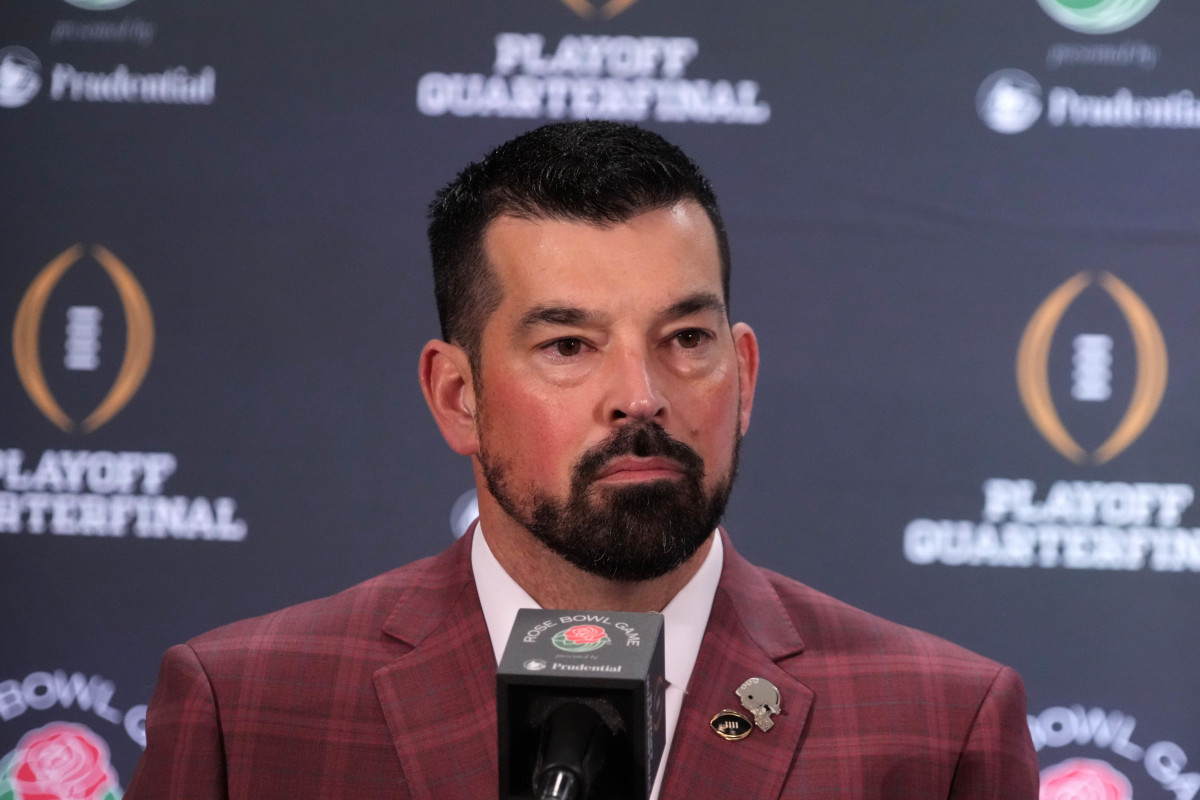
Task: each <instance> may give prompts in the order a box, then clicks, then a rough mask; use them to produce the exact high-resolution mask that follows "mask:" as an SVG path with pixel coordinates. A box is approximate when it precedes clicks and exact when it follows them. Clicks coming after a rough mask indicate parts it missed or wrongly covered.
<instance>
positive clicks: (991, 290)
mask: <svg viewBox="0 0 1200 800" xmlns="http://www.w3.org/2000/svg"><path fill="white" fill-rule="evenodd" d="M1198 39H1200V14H1197V13H1196V9H1195V7H1194V4H1192V3H1189V2H1186V0H1161V2H1159V0H1011V1H1009V2H990V3H962V2H952V0H929V1H928V2H923V3H918V4H911V3H868V2H862V1H861V0H852V1H851V2H806V3H780V2H767V1H766V0H746V1H745V2H738V3H726V2H716V1H715V0H703V2H700V1H699V0H697V1H695V2H684V0H606V2H604V1H602V0H494V2H488V3H482V2H466V1H465V0H442V2H437V3H412V2H410V3H396V2H381V1H378V0H357V2H347V3H324V2H314V1H313V0H296V1H294V2H283V1H282V0H274V1H273V2H266V1H264V2H258V3H250V4H247V3H236V2H232V1H231V0H197V1H195V2H189V3H167V2H164V1H163V0H69V2H68V0H9V2H7V3H5V4H3V8H0V135H2V139H0V141H2V143H3V146H2V147H0V159H2V163H3V175H4V187H5V188H4V191H3V193H2V195H0V219H2V220H3V221H4V224H3V227H4V235H3V236H0V318H2V319H3V322H4V330H5V331H7V332H8V334H7V335H9V336H10V339H11V347H9V348H6V350H5V355H4V356H3V359H2V360H0V403H2V406H0V408H2V409H3V417H2V423H0V565H2V567H3V568H2V570H0V573H2V579H0V609H2V610H0V619H2V621H3V632H4V639H3V641H4V644H3V647H2V648H0V755H2V754H5V753H7V754H9V755H8V757H7V758H6V760H4V761H2V762H0V795H4V792H5V790H7V789H12V790H13V792H14V796H15V797H21V796H24V795H25V794H28V793H29V792H31V791H32V789H31V788H30V787H31V786H34V785H35V784H38V783H39V782H40V785H41V786H42V789H43V790H45V791H52V792H57V794H55V795H54V796H58V797H67V796H71V797H76V796H84V793H86V792H90V794H86V796H88V797H93V796H94V797H97V798H100V797H105V796H109V795H111V796H112V797H114V798H116V797H119V796H120V794H121V791H122V789H121V787H123V786H124V785H126V783H127V782H128V780H129V777H130V776H131V774H132V771H133V768H134V764H135V763H136V761H137V758H138V756H139V755H140V753H141V751H142V748H143V746H144V743H145V742H144V739H145V733H144V716H145V707H146V703H147V701H148V700H149V698H150V694H151V690H152V687H153V683H154V680H155V675H156V671H157V665H158V661H159V658H160V656H161V654H162V652H163V650H164V649H165V648H167V647H168V646H170V645H171V644H173V643H177V642H180V641H183V640H185V639H187V638H189V637H191V636H193V635H196V634H198V633H200V632H202V631H204V630H207V629H209V628H212V627H215V626H217V625H220V624H223V623H226V622H229V621H232V620H234V619H238V618H242V617H246V616H250V615H255V614H260V613H264V612H266V611H269V610H272V609H275V608H278V607H281V606H284V605H287V604H291V603H294V602H298V601H301V600H304V599H307V598H311V597H314V596H319V595H325V594H330V593H333V592H335V591H337V590H339V589H341V588H344V587H346V586H348V585H351V584H353V583H355V582H357V581H360V580H362V579H365V578H367V577H369V576H371V575H373V574H376V573H378V572H382V571H384V570H385V569H388V568H391V567H393V566H397V565H400V564H403V563H406V562H408V561H411V560H413V559H416V558H419V557H423V556H427V555H430V554H433V553H436V552H438V551H440V550H441V549H443V548H444V547H446V546H447V545H448V544H449V543H450V542H451V541H452V538H453V536H454V534H455V532H456V531H457V530H461V528H462V526H463V525H464V524H465V521H466V520H467V518H468V517H469V515H470V507H471V496H470V494H469V492H470V490H471V487H472V480H471V474H470V471H469V468H468V464H467V463H466V461H464V460H463V459H461V458H459V457H457V456H455V455H453V454H452V453H451V452H450V451H449V450H448V449H447V448H446V447H445V446H444V444H443V443H442V441H441V439H440V437H439V435H438V433H437V430H436V428H435V427H434V425H433V424H432V422H431V420H430V418H429V415H428V412H427V411H426V409H425V406H424V403H423V402H422V399H421V395H420V391H419V389H418V385H417V380H416V362H417V356H418V352H419V350H420V347H421V345H422V344H423V343H424V342H425V341H426V340H427V339H429V338H431V337H434V336H436V335H437V330H438V329H437V321H436V316H435V312H434V307H433V301H432V285H431V278H430V268H429V259H428V255H427V252H426V247H425V244H424V239H423V237H424V224H425V207H426V204H427V202H428V201H429V199H430V198H431V196H432V194H433V193H434V191H435V190H436V189H437V188H438V187H439V186H441V185H442V184H443V183H445V182H446V181H447V180H449V179H450V178H451V177H453V175H454V174H455V172H456V171H457V170H458V169H460V168H461V167H463V166H464V165H465V164H466V163H467V162H468V161H469V160H472V159H477V158H478V157H480V156H481V155H483V154H484V153H485V152H486V151H487V150H488V149H490V148H491V147H492V146H494V145H495V144H497V143H499V142H501V141H503V140H505V139H508V138H510V137H511V136H513V135H515V134H517V133H519V132H521V131H523V130H526V129H529V128H531V127H533V126H535V125H538V124H540V123H542V122H544V121H547V120H555V119H574V118H582V117H593V118H595V117H603V118H612V119H622V120H632V121H637V122H639V123H641V124H644V125H645V126H647V127H649V128H652V129H654V130H656V131H659V132H661V133H663V134H664V135H665V136H667V137H668V138H670V139H671V140H673V141H675V142H677V143H679V144H680V145H682V146H683V147H684V149H685V150H687V151H688V152H689V153H690V154H692V155H693V157H694V158H695V159H696V160H697V161H698V162H699V163H700V164H701V165H702V166H703V168H704V169H705V170H706V171H707V172H708V173H709V175H710V176H711V178H712V180H713V182H714V184H715V186H716V189H717V192H718V195H719V197H720V200H721V202H722V204H723V207H724V211H725V215H726V219H727V223H728V227H729V231H730V236H731V238H732V245H733V256H734V282H733V301H732V307H733V316H734V317H735V318H736V319H741V320H746V321H748V322H750V323H751V324H752V325H753V326H754V327H755V329H756V331H757V332H758V335H759V338H760V341H761V344H762V359H763V370H762V375H761V378H760V381H759V389H758V397H757V403H756V406H755V409H754V420H753V425H752V427H751V430H750V433H749V435H748V436H747V439H746V442H745V446H744V449H743V458H742V468H741V476H740V481H739V485H738V487H737V489H736V491H735V493H734V499H733V501H732V504H731V506H730V509H729V512H728V515H727V525H728V528H729V530H730V531H731V533H732V536H733V538H734V541H735V542H736V543H737V546H738V548H739V549H740V550H741V551H742V552H743V553H744V554H745V555H747V556H748V557H750V558H751V559H752V560H753V561H755V562H757V563H760V564H763V565H766V566H769V567H772V568H774V569H776V570H778V571H780V572H783V573H785V574H787V575H790V576H793V577H796V578H799V579H801V580H803V581H805V582H807V583H809V584H811V585H813V586H815V587H817V588H819V589H822V590H824V591H827V592H830V593H832V594H834V595H837V596H839V597H841V598H844V599H846V600H848V601H850V602H852V603H855V604H857V605H859V606H862V607H864V608H866V609H868V610H870V611H873V612H876V613H880V614H883V615H886V616H888V617H891V618H893V619H896V620H899V621H901V622H904V623H907V624H910V625H914V626H917V627H920V628H924V629H927V630H929V631H932V632H934V633H937V634H940V635H942V636H945V637H947V638H949V639H952V640H954V641H956V642H959V643H962V644H964V645H966V646H968V647H971V648H972V649H975V650H977V651H979V652H981V653H983V654H985V655H987V656H990V657H992V658H995V659H997V660H1000V661H1002V662H1005V663H1007V664H1011V665H1013V666H1014V667H1016V668H1017V669H1019V670H1020V671H1021V673H1022V674H1023V675H1024V677H1025V681H1026V684H1027V687H1028V691H1029V725H1030V728H1031V730H1032V733H1033V737H1034V741H1035V743H1036V745H1037V747H1038V749H1039V756H1040V759H1041V763H1042V767H1043V797H1051V798H1066V797H1074V796H1077V795H1076V794H1072V792H1082V791H1085V790H1086V791H1095V792H1100V794H1097V795H1096V796H1106V797H1113V798H1128V797H1131V796H1132V795H1134V794H1136V795H1137V797H1138V798H1172V797H1174V798H1179V800H1190V798H1194V797H1196V796H1198V795H1200V727H1198V726H1197V718H1198V716H1200V682H1198V680H1197V677H1196V664H1197V662H1198V661H1200V630H1198V629H1200V611H1198V609H1200V503H1198V502H1197V498H1196V496H1195V487H1196V485H1197V483H1200V466H1198V460H1197V453H1198V452H1200V402H1197V399H1196V397H1197V393H1198V392H1200V366H1198V365H1200V314H1197V308H1198V307H1200V264H1198V260H1200V193H1198V190H1197V173H1198V164H1200V98H1197V97H1196V95H1195V92H1197V91H1200V47H1198V46H1197V44H1196V42H1197V40H1198ZM531 435H536V431H531ZM734 688H736V687H730V691H731V692H732V691H733V689H734ZM731 697H732V695H731ZM786 702H787V698H784V705H785V708H786ZM63 754H66V756H67V758H66V760H65V761H56V759H58V758H60V757H63ZM63 764H67V765H69V766H66V767H64V766H63ZM48 786H49V787H51V788H50V789H47V788H46V787H48ZM72 789H74V790H75V791H76V792H77V794H70V793H69V792H70V790H72ZM1105 791H1108V792H1110V794H1107V795H1104V794H1103V792H1105ZM1088 796H1091V795H1088Z"/></svg>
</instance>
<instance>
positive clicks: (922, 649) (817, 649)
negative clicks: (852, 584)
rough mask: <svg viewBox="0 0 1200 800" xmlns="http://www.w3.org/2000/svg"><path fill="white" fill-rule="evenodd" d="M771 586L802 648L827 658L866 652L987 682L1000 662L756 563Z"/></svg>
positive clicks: (923, 669)
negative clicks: (874, 612)
mask: <svg viewBox="0 0 1200 800" xmlns="http://www.w3.org/2000/svg"><path fill="white" fill-rule="evenodd" d="M756 569H758V570H760V571H761V572H762V574H763V576H764V577H765V578H766V579H767V580H768V581H769V582H770V583H771V585H772V587H773V588H774V589H775V592H776V594H777V595H778V597H779V599H780V602H781V603H782V604H783V606H784V608H785V609H786V611H787V614H788V616H789V617H790V618H791V621H792V624H793V625H794V626H795V627H796V630H797V632H798V633H799V634H800V636H801V638H802V639H803V640H804V643H805V650H806V651H807V652H809V653H811V654H814V655H815V654H820V655H823V656H826V657H830V658H868V659H876V660H880V659H882V660H887V661H891V662H893V663H894V664H895V665H896V667H897V668H900V667H902V666H903V665H906V664H907V665H911V666H912V668H913V669H915V670H918V671H921V672H923V673H942V674H945V675H948V676H955V675H958V676H961V677H967V678H972V679H973V680H974V681H983V682H985V683H991V681H992V680H994V679H995V678H996V676H997V675H998V674H999V673H1000V672H1001V671H1002V670H1004V669H1005V667H1004V665H1002V664H1000V663H998V662H996V661H993V660H992V659H989V658H986V657H984V656H981V655H979V654H978V653H974V652H972V651H970V650H968V649H966V648H965V647H961V646H959V645H956V644H954V643H953V642H949V641H947V640H946V639H943V638H941V637H940V636H935V635H934V634H931V633H926V632H925V631H921V630H917V629H916V628H911V627H908V626H907V625H902V624H900V623H898V622H892V621H891V620H887V619H884V618H883V617H880V616H877V615H875V614H872V613H870V612H868V611H864V610H862V609H860V608H857V607H855V606H852V605H850V604H849V603H846V602H844V601H841V600H838V599H837V598H834V597H831V596H829V595H827V594H825V593H823V592H820V591H818V590H816V589H813V588H812V587H810V586H807V585H805V584H803V583H800V582H799V581H796V580H793V579H791V578H788V577H786V576H784V575H780V574H778V573H776V572H772V571H771V570H768V569H765V568H762V567H756Z"/></svg>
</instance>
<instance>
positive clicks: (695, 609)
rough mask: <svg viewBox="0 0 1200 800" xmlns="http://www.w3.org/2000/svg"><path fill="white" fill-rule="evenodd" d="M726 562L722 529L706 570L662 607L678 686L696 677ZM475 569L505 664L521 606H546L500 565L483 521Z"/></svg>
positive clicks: (669, 674) (671, 673) (671, 674)
mask: <svg viewBox="0 0 1200 800" xmlns="http://www.w3.org/2000/svg"><path fill="white" fill-rule="evenodd" d="M724 562H725V554H724V550H723V546H722V544H721V536H720V534H719V533H716V534H714V535H713V544H712V547H711V548H709V551H708V555H707V556H706V557H705V559H704V563H703V564H701V565H700V569H699V570H697V571H696V574H695V575H693V576H692V579H691V580H690V581H688V582H687V583H686V584H685V585H684V587H683V588H682V589H680V590H679V591H678V592H677V593H676V595H675V596H674V597H673V598H671V601H670V602H669V603H667V606H666V608H664V609H663V610H662V614H663V631H664V636H665V644H666V648H665V651H664V654H665V656H666V665H665V666H666V678H667V682H668V683H670V684H671V685H672V686H677V687H679V688H680V689H684V688H686V687H687V684H688V679H690V678H691V676H692V668H693V667H695V665H696V657H697V656H698V655H699V653H700V642H701V641H702V640H703V639H704V629H705V628H706V627H707V626H708V615H709V612H711V611H712V604H713V598H714V597H715V596H716V594H717V584H718V583H719V582H720V580H721V567H722V565H723V564H724ZM471 571H472V572H473V573H474V575H475V586H476V589H477V590H478V591H479V603H480V605H481V606H483V619H484V621H485V622H486V623H487V628H488V636H489V637H490V638H491V640H492V651H493V652H494V653H495V655H496V663H497V664H499V663H500V657H501V656H502V655H503V654H504V646H505V644H506V643H507V642H508V635H509V633H510V632H511V631H512V626H513V623H514V622H516V620H517V610H518V609H522V608H541V606H539V605H538V604H537V602H536V601H535V600H534V599H533V598H532V597H530V596H529V593H528V592H526V591H525V590H524V589H522V588H521V585H520V584H519V583H517V582H516V581H515V580H513V578H512V576H511V575H509V574H508V573H507V572H506V571H505V570H504V567H502V566H500V562H499V561H497V560H496V557H495V556H494V555H492V550H491V548H490V547H488V544H487V540H486V539H485V537H484V532H483V526H482V525H481V524H478V523H477V524H476V525H475V538H474V540H473V541H472V542H471Z"/></svg>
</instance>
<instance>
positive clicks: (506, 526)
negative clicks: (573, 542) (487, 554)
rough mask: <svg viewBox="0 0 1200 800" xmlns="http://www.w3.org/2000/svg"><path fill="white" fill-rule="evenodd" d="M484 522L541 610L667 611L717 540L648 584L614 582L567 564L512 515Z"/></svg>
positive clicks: (485, 517)
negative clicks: (665, 609) (666, 608)
mask: <svg viewBox="0 0 1200 800" xmlns="http://www.w3.org/2000/svg"><path fill="white" fill-rule="evenodd" d="M486 512H487V510H486V509H483V508H481V509H480V513H481V520H480V521H481V523H482V525H483V529H484V530H485V531H487V542H488V546H489V547H490V548H491V550H492V554H493V555H494V556H495V557H496V560H497V561H498V562H500V566H502V567H504V570H505V571H506V572H507V573H508V574H509V575H511V576H512V578H513V580H515V581H516V582H517V583H518V584H520V585H521V588H523V589H524V590H525V591H526V592H528V593H529V596H530V597H532V598H533V599H534V600H536V601H537V602H538V605H540V606H541V607H542V608H567V609H572V608H579V609H584V608H590V609H603V610H605V611H642V612H645V611H662V610H663V608H664V607H666V605H667V603H669V602H671V598H672V597H674V596H675V595H676V594H677V593H678V592H679V590H680V589H682V588H683V587H684V586H685V585H687V582H688V581H690V580H691V579H692V577H693V576H694V575H695V574H696V571H697V570H699V569H700V567H701V565H703V564H704V559H705V558H706V557H707V556H708V551H709V550H710V549H711V548H712V541H713V540H712V536H709V537H708V539H706V540H705V542H704V544H702V545H701V546H700V549H699V550H697V551H696V552H695V553H693V554H692V557H691V558H689V559H688V560H687V561H685V562H684V563H683V564H681V565H679V566H678V567H676V568H675V569H673V570H671V571H670V572H668V573H667V574H666V575H663V576H662V577H660V578H655V579H653V580H648V581H613V580H609V579H607V578H602V577H600V576H598V575H593V574H592V573H590V572H585V571H584V570H581V569H579V568H578V567H576V566H575V565H573V564H571V563H569V562H567V561H566V560H564V559H563V558H562V557H561V556H559V555H558V554H557V553H555V552H554V551H552V550H551V549H550V548H548V547H546V545H544V544H542V542H540V541H539V540H537V539H536V538H534V536H533V535H532V534H531V533H529V531H527V530H526V529H525V528H524V527H523V526H522V525H520V524H519V523H517V522H516V521H515V520H513V519H512V518H511V517H509V516H508V515H507V514H504V513H503V512H499V513H491V514H489V513H486Z"/></svg>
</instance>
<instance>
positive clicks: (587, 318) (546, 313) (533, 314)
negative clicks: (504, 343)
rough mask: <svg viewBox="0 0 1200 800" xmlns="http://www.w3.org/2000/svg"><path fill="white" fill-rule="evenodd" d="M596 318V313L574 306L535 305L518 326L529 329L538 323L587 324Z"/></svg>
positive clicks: (523, 315)
mask: <svg viewBox="0 0 1200 800" xmlns="http://www.w3.org/2000/svg"><path fill="white" fill-rule="evenodd" d="M595 318H596V315H595V314H594V313H592V312H590V311H584V310H583V309H582V308H575V307H574V306H534V307H533V308H531V309H529V310H528V311H526V312H525V313H524V314H522V315H521V319H520V321H518V322H517V327H518V328H521V329H527V328H533V327H536V326H538V325H586V324H587V323H588V322H591V321H593V320H595Z"/></svg>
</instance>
